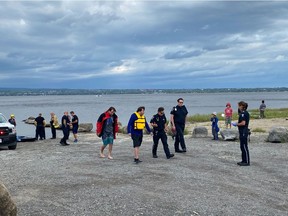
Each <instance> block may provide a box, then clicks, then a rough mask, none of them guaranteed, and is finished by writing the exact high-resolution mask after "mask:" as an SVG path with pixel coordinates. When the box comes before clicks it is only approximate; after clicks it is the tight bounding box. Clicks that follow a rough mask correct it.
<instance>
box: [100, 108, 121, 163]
mask: <svg viewBox="0 0 288 216" xmlns="http://www.w3.org/2000/svg"><path fill="white" fill-rule="evenodd" d="M115 113H116V109H115V108H114V107H110V108H109V109H108V110H107V111H106V112H104V113H102V114H101V115H100V116H99V118H98V120H97V125H96V128H97V129H96V133H97V136H98V137H102V141H103V145H102V146H101V148H100V157H101V158H105V157H106V156H105V155H104V149H105V148H106V147H107V146H108V156H107V157H108V159H110V160H112V159H113V157H112V148H113V141H114V139H116V133H117V132H118V129H119V127H118V116H117V115H116V114H115Z"/></svg>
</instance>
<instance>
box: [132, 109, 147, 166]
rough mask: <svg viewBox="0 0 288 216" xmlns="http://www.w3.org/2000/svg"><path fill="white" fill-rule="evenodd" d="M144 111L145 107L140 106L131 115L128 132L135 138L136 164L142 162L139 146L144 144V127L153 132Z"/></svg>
mask: <svg viewBox="0 0 288 216" xmlns="http://www.w3.org/2000/svg"><path fill="white" fill-rule="evenodd" d="M144 113H145V107H144V106H141V107H138V109H137V111H136V112H135V113H133V114H132V115H131V117H130V119H129V122H128V126H127V132H128V134H129V135H130V136H131V138H132V140H133V147H134V162H135V163H136V164H138V163H140V162H142V161H141V160H140V159H139V148H140V146H141V144H142V140H143V130H144V128H146V130H147V131H148V132H149V133H150V134H151V130H150V127H149V125H148V123H147V121H146V118H145V116H144Z"/></svg>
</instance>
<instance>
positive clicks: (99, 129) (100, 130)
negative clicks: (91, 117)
mask: <svg viewBox="0 0 288 216" xmlns="http://www.w3.org/2000/svg"><path fill="white" fill-rule="evenodd" d="M110 117H111V116H110V114H109V113H108V112H105V113H102V114H101V115H100V116H99V118H98V120H97V123H96V134H97V135H98V134H99V135H98V136H99V137H101V136H102V134H103V125H104V124H105V122H106V120H107V119H108V118H110ZM112 118H113V135H114V139H116V133H117V132H118V129H119V127H118V116H117V115H116V114H115V113H114V114H113V115H112Z"/></svg>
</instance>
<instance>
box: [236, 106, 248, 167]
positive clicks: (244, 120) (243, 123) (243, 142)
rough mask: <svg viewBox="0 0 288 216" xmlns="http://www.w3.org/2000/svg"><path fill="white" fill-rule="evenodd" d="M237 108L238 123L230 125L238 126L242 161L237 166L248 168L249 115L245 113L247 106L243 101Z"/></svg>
mask: <svg viewBox="0 0 288 216" xmlns="http://www.w3.org/2000/svg"><path fill="white" fill-rule="evenodd" d="M238 107H239V110H240V114H239V119H238V123H236V122H234V123H232V125H233V126H238V130H239V139H240V149H241V152H242V161H241V162H238V163H237V164H238V165H239V166H250V156H249V149H248V135H249V130H248V126H249V120H250V115H249V113H248V112H247V108H248V104H247V103H245V102H244V101H240V102H239V103H238Z"/></svg>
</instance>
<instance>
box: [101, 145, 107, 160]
mask: <svg viewBox="0 0 288 216" xmlns="http://www.w3.org/2000/svg"><path fill="white" fill-rule="evenodd" d="M105 148H106V145H102V146H101V148H100V157H101V158H105V155H104V149H105Z"/></svg>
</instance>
